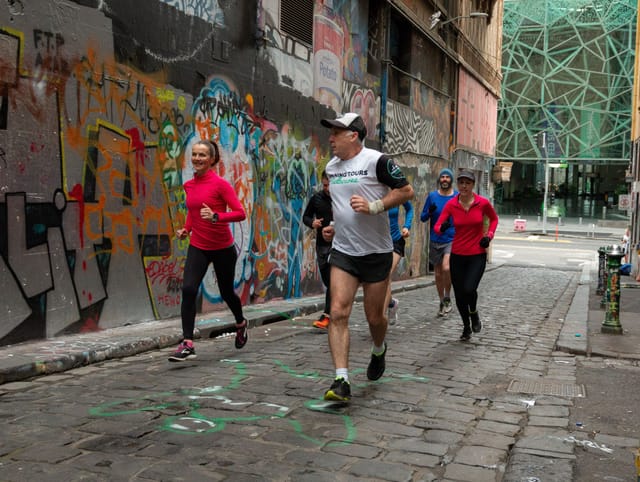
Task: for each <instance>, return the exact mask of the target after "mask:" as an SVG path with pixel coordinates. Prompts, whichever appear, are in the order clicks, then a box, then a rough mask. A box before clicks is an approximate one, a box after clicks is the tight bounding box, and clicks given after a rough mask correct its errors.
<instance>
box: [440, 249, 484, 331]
mask: <svg viewBox="0 0 640 482" xmlns="http://www.w3.org/2000/svg"><path fill="white" fill-rule="evenodd" d="M486 265H487V254H486V253H482V254H473V255H470V256H464V255H460V254H453V253H451V258H450V260H449V266H450V269H451V285H452V286H453V291H454V292H455V294H456V306H457V307H458V312H459V313H460V317H461V318H462V323H463V325H464V326H465V327H469V325H470V323H469V313H470V312H474V311H477V309H478V306H477V304H478V285H479V284H480V280H481V279H482V275H483V274H484V268H485V266H486Z"/></svg>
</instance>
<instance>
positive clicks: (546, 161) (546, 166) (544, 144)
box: [540, 131, 549, 234]
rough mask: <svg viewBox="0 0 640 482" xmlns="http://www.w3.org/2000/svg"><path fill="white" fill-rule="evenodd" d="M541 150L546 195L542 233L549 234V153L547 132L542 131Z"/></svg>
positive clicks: (543, 203) (544, 198)
mask: <svg viewBox="0 0 640 482" xmlns="http://www.w3.org/2000/svg"><path fill="white" fill-rule="evenodd" d="M540 147H541V150H542V151H543V152H544V197H543V200H542V234H547V199H548V197H549V156H548V155H547V133H546V132H544V131H543V132H542V145H541V146H540Z"/></svg>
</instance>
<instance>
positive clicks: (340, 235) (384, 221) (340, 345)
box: [321, 113, 413, 402]
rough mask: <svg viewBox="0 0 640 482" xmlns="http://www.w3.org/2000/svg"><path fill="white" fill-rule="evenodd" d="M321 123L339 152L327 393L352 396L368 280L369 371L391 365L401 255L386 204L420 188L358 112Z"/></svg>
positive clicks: (334, 166) (377, 372)
mask: <svg viewBox="0 0 640 482" xmlns="http://www.w3.org/2000/svg"><path fill="white" fill-rule="evenodd" d="M321 123H322V125H323V126H324V127H328V128H330V129H331V134H330V135H329V144H330V145H331V150H332V152H333V154H334V157H333V158H331V160H330V161H329V163H328V164H327V167H326V173H327V176H328V177H329V182H330V189H331V202H332V210H333V220H334V222H335V225H334V226H333V227H328V228H325V230H323V235H324V236H326V237H327V238H328V239H332V241H333V244H332V249H331V254H330V255H329V263H330V264H331V288H330V289H331V323H329V348H330V349H331V356H332V358H333V364H334V366H335V369H336V378H335V380H334V382H333V384H332V385H331V388H329V390H327V391H326V393H325V395H324V398H325V400H336V401H342V402H347V401H349V399H350V398H351V385H350V383H349V373H348V369H349V316H350V314H351V309H352V306H353V301H354V299H355V296H356V292H357V290H358V287H359V286H360V285H362V289H363V294H364V303H363V304H364V311H365V316H366V318H367V322H368V324H369V331H370V333H371V338H372V339H373V348H372V350H371V361H370V362H369V366H368V368H367V378H368V379H369V380H378V379H379V378H380V377H381V376H382V374H383V373H384V370H385V355H386V352H387V344H386V343H385V341H384V340H385V336H386V333H387V324H388V319H387V316H386V306H385V295H386V292H387V286H388V284H389V274H390V270H391V263H392V260H393V243H392V240H391V235H390V231H389V216H388V215H387V213H386V212H385V211H386V210H387V209H389V208H392V207H394V206H398V205H400V204H402V203H404V202H405V201H408V200H410V199H411V198H413V188H412V187H411V185H410V184H409V182H408V181H407V179H406V178H405V176H404V174H403V173H402V171H401V170H400V168H399V167H398V166H397V165H396V164H395V163H394V162H393V160H392V159H390V158H389V157H387V156H385V155H383V154H382V153H381V152H378V151H376V150H374V149H369V148H367V147H364V144H363V142H364V138H365V137H366V135H367V128H366V126H365V124H364V121H363V120H362V118H361V117H360V116H359V115H358V114H354V113H347V114H344V115H342V116H340V117H338V118H337V119H323V120H322V122H321ZM332 228H333V229H332ZM328 239H327V240H328Z"/></svg>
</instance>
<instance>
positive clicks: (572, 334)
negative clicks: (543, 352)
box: [556, 263, 640, 360]
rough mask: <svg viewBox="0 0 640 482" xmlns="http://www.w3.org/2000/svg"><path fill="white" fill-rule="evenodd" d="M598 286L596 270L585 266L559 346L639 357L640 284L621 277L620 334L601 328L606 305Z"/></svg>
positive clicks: (581, 352) (573, 350) (579, 351)
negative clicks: (604, 330) (603, 331)
mask: <svg viewBox="0 0 640 482" xmlns="http://www.w3.org/2000/svg"><path fill="white" fill-rule="evenodd" d="M594 264H595V263H594ZM597 286H598V275H597V271H596V270H595V269H594V267H593V266H585V268H584V269H583V272H582V276H581V278H580V281H579V284H578V287H577V289H576V293H575V295H574V297H573V301H572V303H571V308H570V309H569V312H568V313H567V316H566V318H565V320H564V322H563V326H562V330H561V331H560V336H559V337H558V341H557V343H556V348H557V349H558V350H561V351H566V352H569V353H573V354H578V355H586V356H602V357H608V358H625V359H631V360H640V296H639V295H640V283H638V282H637V281H635V280H634V279H633V278H632V277H630V276H622V277H621V289H620V314H619V317H620V324H621V325H622V329H623V333H622V334H620V335H613V334H607V333H602V331H601V328H602V323H603V322H604V320H605V316H606V307H603V306H602V303H601V302H602V298H603V297H602V295H598V294H596V289H597Z"/></svg>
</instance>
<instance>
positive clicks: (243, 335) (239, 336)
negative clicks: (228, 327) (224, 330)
mask: <svg viewBox="0 0 640 482" xmlns="http://www.w3.org/2000/svg"><path fill="white" fill-rule="evenodd" d="M248 328H249V322H248V321H247V320H244V321H243V322H242V323H241V324H240V325H238V324H237V323H236V348H237V349H240V348H242V347H243V346H245V345H246V344H247V340H248V339H249V330H248Z"/></svg>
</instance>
